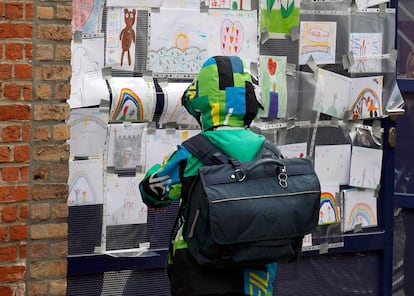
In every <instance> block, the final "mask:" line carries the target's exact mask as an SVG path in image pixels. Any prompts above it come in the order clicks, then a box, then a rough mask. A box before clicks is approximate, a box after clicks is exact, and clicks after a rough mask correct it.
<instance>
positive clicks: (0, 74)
mask: <svg viewBox="0 0 414 296" xmlns="http://www.w3.org/2000/svg"><path fill="white" fill-rule="evenodd" d="M11 78H12V65H10V64H0V79H1V80H8V79H11Z"/></svg>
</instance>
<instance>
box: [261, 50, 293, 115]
mask: <svg viewBox="0 0 414 296" xmlns="http://www.w3.org/2000/svg"><path fill="white" fill-rule="evenodd" d="M259 62H260V77H259V82H260V88H261V98H262V105H263V107H264V110H260V111H259V116H260V117H265V118H283V117H286V109H287V84H286V62H287V57H285V56H283V57H282V56H260V61H259Z"/></svg>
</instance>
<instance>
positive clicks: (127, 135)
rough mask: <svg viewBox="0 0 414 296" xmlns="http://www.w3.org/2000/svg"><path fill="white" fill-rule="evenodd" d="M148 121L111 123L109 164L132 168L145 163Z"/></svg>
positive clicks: (108, 150)
mask: <svg viewBox="0 0 414 296" xmlns="http://www.w3.org/2000/svg"><path fill="white" fill-rule="evenodd" d="M146 127H147V124H146V123H128V124H116V123H114V124H110V125H109V127H108V144H107V145H108V147H107V152H108V156H107V157H108V158H107V166H113V167H115V168H116V169H122V168H132V169H135V168H136V167H139V166H141V167H142V168H143V167H144V163H145V143H146V138H145V137H146V133H145V128H146Z"/></svg>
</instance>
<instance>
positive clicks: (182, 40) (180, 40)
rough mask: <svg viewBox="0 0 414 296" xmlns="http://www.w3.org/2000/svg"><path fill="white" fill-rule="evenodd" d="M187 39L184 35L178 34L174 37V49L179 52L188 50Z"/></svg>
mask: <svg viewBox="0 0 414 296" xmlns="http://www.w3.org/2000/svg"><path fill="white" fill-rule="evenodd" d="M188 44H189V38H188V35H187V34H186V33H178V34H177V36H176V37H175V47H176V48H177V49H179V50H181V51H185V50H186V49H187V48H188Z"/></svg>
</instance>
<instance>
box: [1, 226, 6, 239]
mask: <svg viewBox="0 0 414 296" xmlns="http://www.w3.org/2000/svg"><path fill="white" fill-rule="evenodd" d="M7 234H8V228H7V227H1V226H0V242H4V241H6V240H7Z"/></svg>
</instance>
